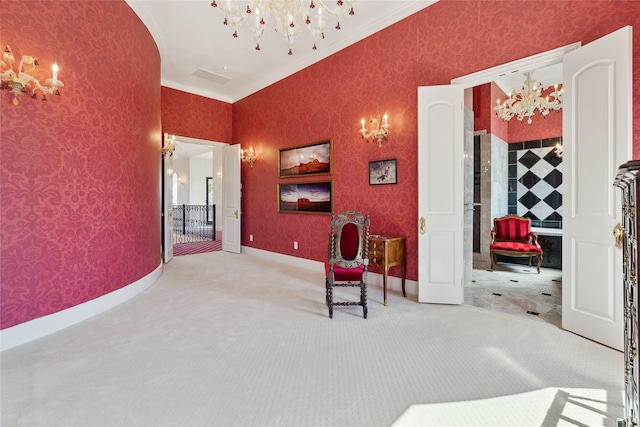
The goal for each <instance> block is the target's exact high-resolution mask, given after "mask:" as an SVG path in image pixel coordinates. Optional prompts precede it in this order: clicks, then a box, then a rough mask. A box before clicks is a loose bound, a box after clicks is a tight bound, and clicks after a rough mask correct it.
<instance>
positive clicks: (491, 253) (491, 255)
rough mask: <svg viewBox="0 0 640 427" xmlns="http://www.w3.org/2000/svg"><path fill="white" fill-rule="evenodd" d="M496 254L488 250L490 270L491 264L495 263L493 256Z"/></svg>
mask: <svg viewBox="0 0 640 427" xmlns="http://www.w3.org/2000/svg"><path fill="white" fill-rule="evenodd" d="M495 256H496V254H494V253H493V252H489V258H491V271H493V264H494V263H495V260H494V257H495Z"/></svg>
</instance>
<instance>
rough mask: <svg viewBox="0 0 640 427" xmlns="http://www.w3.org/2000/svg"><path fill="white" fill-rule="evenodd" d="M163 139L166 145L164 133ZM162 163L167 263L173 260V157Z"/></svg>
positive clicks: (167, 136) (163, 257) (167, 157)
mask: <svg viewBox="0 0 640 427" xmlns="http://www.w3.org/2000/svg"><path fill="white" fill-rule="evenodd" d="M164 137H165V143H166V139H167V138H169V135H168V134H166V133H165V134H164ZM162 163H163V165H164V166H163V167H164V170H163V171H162V172H163V174H164V188H163V192H164V205H163V206H162V219H163V224H164V236H163V238H164V245H163V247H164V250H163V253H162V259H163V261H164V262H169V261H171V258H173V209H172V208H173V157H171V156H169V155H168V156H166V157H165V158H164V159H163V162H162Z"/></svg>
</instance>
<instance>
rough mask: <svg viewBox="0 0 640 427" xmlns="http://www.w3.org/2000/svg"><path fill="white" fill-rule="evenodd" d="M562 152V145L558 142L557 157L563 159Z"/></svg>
mask: <svg viewBox="0 0 640 427" xmlns="http://www.w3.org/2000/svg"><path fill="white" fill-rule="evenodd" d="M562 152H563V148H562V144H560V143H559V142H558V143H557V144H556V157H560V158H562Z"/></svg>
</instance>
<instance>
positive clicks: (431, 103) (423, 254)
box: [417, 85, 464, 304]
mask: <svg viewBox="0 0 640 427" xmlns="http://www.w3.org/2000/svg"><path fill="white" fill-rule="evenodd" d="M463 95H464V92H463V88H462V86H458V85H453V86H431V87H421V88H418V164H419V165H420V167H419V168H418V224H417V226H418V301H419V302H426V303H440V304H461V303H462V300H463V286H464V282H463V280H464V268H463V265H464V264H463V259H464V255H463V240H464V239H463V232H464V227H463V220H464V172H463V171H464V169H463V165H464V150H463V148H464V146H463V133H464V123H463V101H464V99H463Z"/></svg>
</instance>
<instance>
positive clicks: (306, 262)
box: [242, 246, 324, 271]
mask: <svg viewBox="0 0 640 427" xmlns="http://www.w3.org/2000/svg"><path fill="white" fill-rule="evenodd" d="M242 253H243V254H247V255H255V256H258V257H260V258H265V259H268V260H270V261H274V262H279V263H281V264H287V265H293V266H295V267H300V268H306V269H307V270H314V271H324V263H322V262H320V261H313V260H310V259H305V258H298V257H294V256H291V255H284V254H279V253H276V252H269V251H265V250H262V249H256V248H249V247H247V246H243V247H242Z"/></svg>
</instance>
